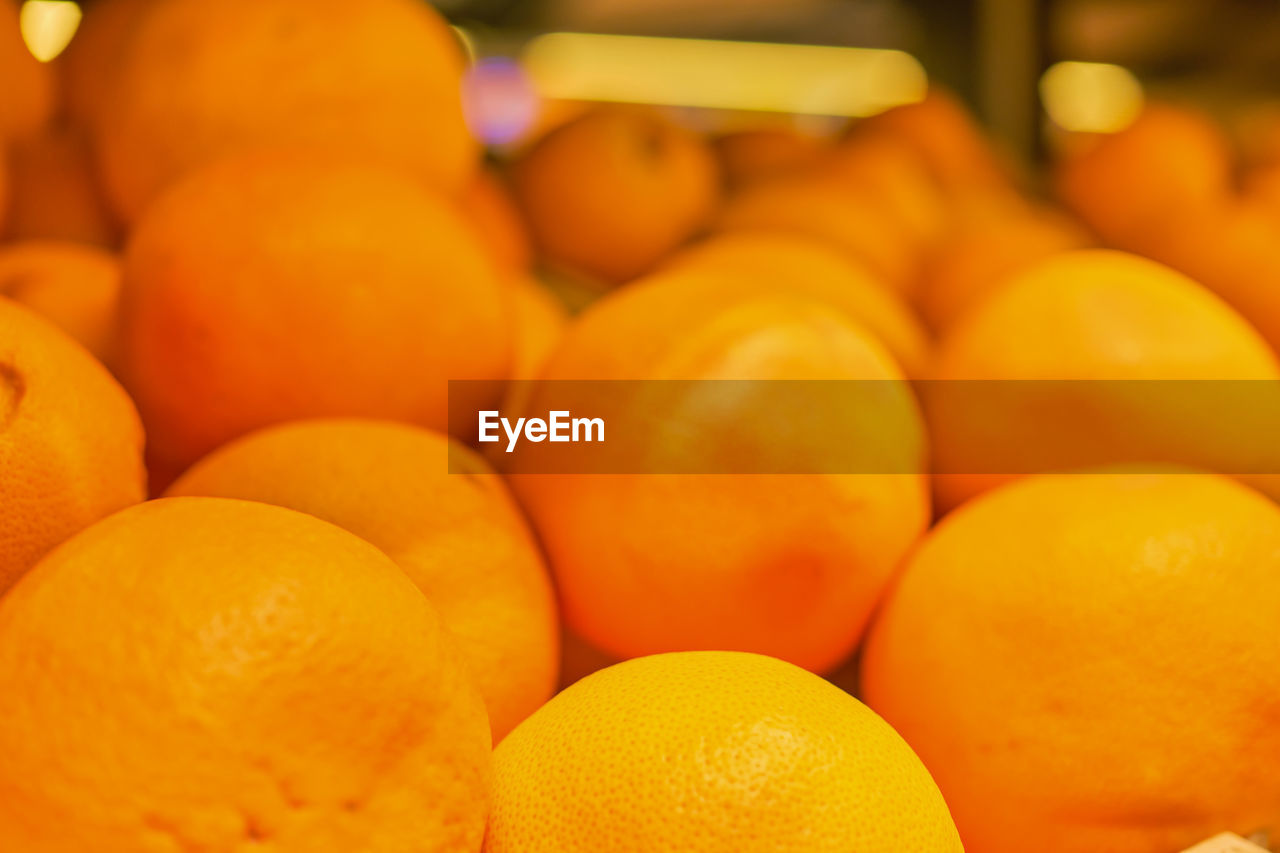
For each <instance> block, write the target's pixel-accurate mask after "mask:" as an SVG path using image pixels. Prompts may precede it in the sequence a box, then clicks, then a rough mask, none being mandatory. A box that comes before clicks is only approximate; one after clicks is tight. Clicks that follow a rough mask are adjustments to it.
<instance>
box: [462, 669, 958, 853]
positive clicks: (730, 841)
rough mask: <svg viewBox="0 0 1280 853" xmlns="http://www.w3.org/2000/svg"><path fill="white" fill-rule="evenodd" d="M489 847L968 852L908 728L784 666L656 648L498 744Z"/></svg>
mask: <svg viewBox="0 0 1280 853" xmlns="http://www.w3.org/2000/svg"><path fill="white" fill-rule="evenodd" d="M484 850H485V853H553V851H554V853H579V851H581V853H588V851H590V853H595V851H601V850H609V851H612V853H652V851H657V850H681V851H687V853H766V851H767V853H775V851H783V850H788V851H801V850H803V851H806V853H824V851H830V853H837V851H839V853H848V851H852V850H857V851H859V853H903V851H912V853H960V851H961V846H960V840H959V838H958V837H957V835H956V830H955V826H954V825H953V824H952V822H951V818H950V817H949V815H948V813H947V806H946V804H945V803H944V802H943V801H942V797H941V796H940V795H939V793H938V789H937V786H936V785H935V784H934V783H933V780H932V779H930V778H929V774H928V772H927V771H926V770H925V769H924V767H923V766H922V765H921V764H920V761H919V759H917V758H916V757H915V755H913V754H912V752H911V750H910V748H908V747H907V745H906V744H905V743H903V742H902V739H901V738H900V737H898V735H897V734H895V733H894V731H893V730H892V729H891V728H889V726H888V725H886V724H885V723H884V721H883V720H881V719H879V718H878V717H877V716H876V715H875V714H873V713H871V711H869V710H868V709H867V708H866V706H864V705H863V704H862V703H860V702H859V701H858V700H857V699H854V698H853V697H852V696H850V695H849V694H847V693H845V692H844V691H842V690H840V689H839V688H837V687H834V686H833V685H831V684H828V683H827V682H825V681H823V680H822V679H820V678H818V677H817V676H814V675H812V674H810V673H807V672H805V671H803V670H801V669H798V668H796V667H794V666H791V665H789V664H786V663H783V662H782V661H778V660H775V659H773V658H767V657H764V656H761V655H750V654H742V653H735V652H686V653H677V654H666V655H655V656H653V657H647V658H639V659H636V660H632V661H627V662H625V663H621V664H617V665H616V666H612V667H610V668H608V669H605V670H602V671H600V672H597V673H595V674H593V675H590V676H588V677H587V678H585V679H583V680H582V681H579V682H578V683H576V684H574V685H573V686H571V687H569V688H568V689H567V690H565V691H564V692H563V693H561V694H560V695H559V696H557V697H556V698H554V699H552V700H551V701H550V702H549V703H548V704H547V705H545V706H544V707H543V708H541V709H540V710H538V711H537V712H536V713H535V714H534V715H533V716H532V717H530V718H529V719H528V720H526V721H525V722H524V723H523V724H522V725H521V726H520V727H519V728H517V729H516V730H515V731H514V732H513V733H512V734H511V736H510V737H508V738H507V739H506V740H505V741H503V743H502V744H500V745H499V746H498V748H497V750H496V751H495V753H494V811H493V817H492V819H491V820H490V823H489V831H488V835H487V837H486V839H485V847H484Z"/></svg>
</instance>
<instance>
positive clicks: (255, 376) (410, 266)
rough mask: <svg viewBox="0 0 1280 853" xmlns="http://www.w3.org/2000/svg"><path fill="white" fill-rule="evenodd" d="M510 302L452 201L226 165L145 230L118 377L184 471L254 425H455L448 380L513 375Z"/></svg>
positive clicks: (137, 243) (264, 158) (266, 165)
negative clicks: (304, 421)
mask: <svg viewBox="0 0 1280 853" xmlns="http://www.w3.org/2000/svg"><path fill="white" fill-rule="evenodd" d="M507 299H508V294H507V293H506V289H505V287H504V286H503V285H502V283H501V282H499V281H498V277H497V274H496V272H495V271H494V270H493V268H492V265H491V263H490V261H489V259H488V257H487V256H486V255H485V253H484V250H483V249H482V248H481V246H480V244H479V242H478V238H476V236H475V235H474V234H473V233H472V232H471V230H470V229H469V228H468V227H467V225H466V223H465V222H463V221H462V219H461V218H460V216H459V214H458V213H457V212H456V211H455V210H454V209H453V207H452V205H451V204H450V203H449V201H448V200H447V199H444V198H441V197H438V196H436V195H433V194H431V193H429V192H428V191H426V190H422V189H420V188H418V187H416V186H414V185H413V184H411V183H410V182H407V181H405V180H404V179H403V178H402V177H401V176H399V175H397V174H396V173H394V172H390V171H384V170H382V169H379V168H376V167H369V166H363V165H358V164H354V163H349V162H347V161H344V160H337V159H331V158H328V157H326V156H322V155H314V156H308V155H304V154H302V153H299V152H281V153H278V154H262V155H253V156H249V157H245V158H238V159H234V160H228V161H223V162H222V163H220V164H218V165H215V166H212V167H209V168H208V169H205V170H202V171H201V172H199V173H197V174H195V175H193V176H192V177H191V178H190V179H189V180H187V181H184V182H183V183H182V184H180V185H179V186H178V187H176V188H174V190H173V191H172V192H170V193H169V194H167V195H166V196H165V198H164V199H162V200H161V201H160V202H159V203H157V204H156V205H155V206H154V207H153V208H152V209H151V212H150V214H149V215H148V216H147V217H145V218H144V219H143V221H142V222H140V223H139V224H138V226H137V228H136V230H135V231H134V233H133V236H132V239H131V240H130V244H129V249H128V252H127V254H126V258H125V278H124V288H123V292H122V297H121V323H122V329H123V332H122V339H123V344H122V361H123V366H122V371H123V375H124V376H125V379H126V385H127V386H128V387H129V388H130V390H131V391H132V392H133V394H134V396H135V399H136V400H137V401H138V406H139V409H140V410H141V412H142V416H143V421H144V422H145V423H146V424H147V425H148V436H149V438H150V440H151V447H150V448H149V453H150V455H151V458H153V459H155V460H156V462H157V464H158V465H161V466H163V467H165V468H168V469H171V470H175V472H176V471H181V469H182V468H185V467H186V466H187V465H189V464H190V463H192V462H194V461H195V460H196V459H198V458H199V457H201V456H203V455H204V454H206V453H208V452H209V451H211V450H213V449H214V448H215V447H217V446H218V445H220V444H222V443H224V442H226V441H228V440H230V439H232V438H235V437H236V436H238V435H243V434H244V433H246V432H249V431H250V430H253V429H256V428H258V427H263V426H267V425H270V424H273V423H279V422H283V421H287V420H295V419H298V418H304V417H321V416H330V415H333V416H348V415H349V416H361V417H384V418H389V419H394V420H403V421H408V422H413V423H419V424H422V425H424V426H430V427H434V428H443V427H444V426H445V424H446V423H447V414H448V412H447V390H448V389H447V381H446V380H448V379H492V380H497V379H502V378H505V376H506V375H507V371H508V369H509V358H510V353H509V346H510V342H509V340H508V339H509V333H508V323H509V322H510V318H509V316H508V310H509V308H508V305H507V304H506V301H507Z"/></svg>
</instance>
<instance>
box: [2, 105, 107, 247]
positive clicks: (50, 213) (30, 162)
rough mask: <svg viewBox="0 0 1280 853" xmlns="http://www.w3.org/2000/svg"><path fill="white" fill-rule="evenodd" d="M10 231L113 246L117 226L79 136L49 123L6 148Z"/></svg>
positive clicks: (19, 235) (22, 235)
mask: <svg viewBox="0 0 1280 853" xmlns="http://www.w3.org/2000/svg"><path fill="white" fill-rule="evenodd" d="M10 166H11V171H12V175H11V180H12V186H11V190H10V192H11V195H12V198H11V200H10V203H9V236H10V237H11V238H14V239H43V240H75V241H77V242H80V243H90V244H92V245H96V246H106V247H113V246H115V245H116V244H117V243H118V242H119V239H118V237H119V235H118V233H117V232H118V229H117V227H116V223H115V221H114V220H113V219H112V216H111V214H110V212H109V211H108V210H107V206H106V202H105V200H104V199H103V197H102V190H101V188H100V187H99V185H98V179H97V175H96V174H95V173H94V169H93V163H92V160H91V157H90V154H89V149H88V146H87V144H86V140H85V138H84V136H83V135H82V134H81V133H79V132H78V131H75V130H71V129H68V128H63V127H49V128H46V129H45V130H44V131H42V132H40V133H38V134H36V135H34V136H30V137H28V138H27V139H25V140H23V141H20V142H15V143H14V144H13V145H12V147H11V149H10Z"/></svg>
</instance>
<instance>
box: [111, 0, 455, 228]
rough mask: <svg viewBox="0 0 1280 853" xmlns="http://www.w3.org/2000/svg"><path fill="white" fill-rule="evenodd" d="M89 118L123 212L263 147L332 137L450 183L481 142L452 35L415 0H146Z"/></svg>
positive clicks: (132, 212) (339, 145)
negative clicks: (97, 112) (471, 126)
mask: <svg viewBox="0 0 1280 853" xmlns="http://www.w3.org/2000/svg"><path fill="white" fill-rule="evenodd" d="M136 24H137V28H136V31H135V32H134V33H133V36H132V38H131V39H130V40H129V43H128V49H127V50H126V51H125V52H124V58H123V60H122V62H121V64H120V67H119V68H118V69H117V71H116V73H115V75H114V80H113V83H112V87H113V92H112V96H111V101H110V109H109V110H106V111H104V112H103V113H102V114H101V116H100V117H99V118H100V120H99V121H97V122H96V123H95V127H96V130H97V147H98V152H99V155H100V156H99V159H100V161H101V164H102V171H103V178H104V181H105V184H106V187H107V190H108V197H109V199H110V201H111V202H112V204H113V206H114V208H115V210H116V211H117V212H118V213H119V214H120V215H121V216H122V217H123V218H124V219H126V220H127V221H133V220H135V219H136V218H137V217H138V216H139V214H140V213H141V212H142V210H143V208H144V207H145V206H146V205H147V203H148V202H150V201H151V200H152V199H154V198H155V196H156V195H157V194H158V193H159V192H160V190H162V189H163V188H164V187H165V186H167V185H169V184H171V183H172V182H173V181H175V180H176V179H178V178H180V177H181V176H182V175H184V174H185V173H187V172H190V171H191V170H193V169H195V168H196V167H198V166H201V165H203V164H206V163H209V162H210V161H212V160H216V159H218V158H221V157H225V156H228V155H233V154H237V153H241V152H243V151H245V150H246V149H250V148H260V147H285V146H308V147H315V146H319V147H325V148H336V149H341V150H343V151H345V152H349V153H352V154H358V155H360V156H362V157H364V158H367V159H369V160H370V161H371V162H377V163H380V164H382V165H385V166H389V167H396V168H398V169H403V170H404V172H405V175H406V177H410V176H411V177H416V178H418V179H420V180H422V181H424V182H427V183H429V184H431V185H433V186H436V187H439V188H441V189H446V190H450V191H452V190H457V189H460V188H461V187H462V186H463V185H464V184H465V183H466V181H467V180H468V179H469V178H470V176H471V173H472V171H473V170H474V167H475V161H476V153H477V146H476V143H475V142H474V141H473V140H472V138H471V137H470V135H469V133H468V132H467V128H466V125H465V122H464V121H463V115H462V104H461V94H460V81H461V74H462V70H463V57H462V53H461V49H460V48H459V46H458V44H457V41H456V39H455V37H454V35H453V34H452V33H451V32H450V30H449V28H448V26H447V25H446V24H445V22H444V21H443V19H441V18H440V17H439V15H437V14H436V13H435V12H434V11H433V10H432V9H431V7H430V6H429V5H428V4H426V3H418V2H414V0H371V1H370V2H363V3H356V4H351V3H346V2H342V0H224V2H218V3H208V2H205V0H172V2H168V0H166V2H163V3H158V4H156V5H155V6H154V7H152V8H150V9H148V10H145V11H144V14H142V15H141V16H140V18H139V19H138V20H137V22H136Z"/></svg>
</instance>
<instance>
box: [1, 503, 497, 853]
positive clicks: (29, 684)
mask: <svg viewBox="0 0 1280 853" xmlns="http://www.w3.org/2000/svg"><path fill="white" fill-rule="evenodd" d="M0 689H2V690H3V691H4V695H5V697H6V701H5V703H4V705H3V707H2V708H0V753H2V755H0V794H2V796H0V839H3V840H4V844H5V847H6V848H7V849H11V850H29V851H37V850H38V851H42V853H62V851H66V853H73V851H84V850H93V851H95V853H125V851H138V850H179V849H182V850H196V849H199V850H243V849H251V848H253V847H267V848H270V849H275V850H299V851H301V850H306V851H315V853H325V852H326V851H332V853H339V851H342V853H346V851H351V850H357V849H358V850H368V851H388V853H390V851H404V850H440V851H455V852H456V853H464V851H474V850H476V849H478V847H479V845H480V843H481V838H482V836H483V834H484V825H485V817H486V812H487V808H488V799H489V793H490V786H491V770H492V768H491V764H490V758H489V731H488V723H487V721H486V719H485V714H484V706H483V704H482V703H481V701H480V698H479V696H478V695H477V694H476V692H475V688H474V687H473V686H472V685H471V683H470V681H469V680H468V679H467V676H466V673H465V671H464V667H463V665H462V663H461V661H460V660H459V659H458V658H457V655H456V652H455V651H454V649H453V646H452V644H451V643H450V639H449V637H448V636H447V632H446V631H445V630H444V629H443V628H442V626H441V624H440V619H439V618H438V617H437V616H436V614H435V611H434V610H433V609H432V608H431V606H430V605H429V604H428V603H427V600H426V599H425V598H424V597H423V596H422V595H421V594H420V593H419V592H418V591H417V590H416V589H414V587H413V584H411V583H410V582H409V580H408V579H407V578H406V577H405V575H404V573H403V572H401V571H400V570H399V569H398V568H397V567H396V565H395V563H393V562H392V561H391V560H389V559H388V558H387V557H386V556H385V555H383V554H382V553H380V552H379V551H378V550H377V549H376V548H374V547H373V546H372V545H370V544H368V543H367V542H364V541H362V540H360V539H359V538H357V537H355V536H353V535H351V534H350V533H347V532H345V531H343V530H340V529H339V528H337V527H334V526H332V525H329V524H326V523H324V522H321V521H318V520H316V519H314V518H310V517H308V516H306V515H303V514H301V513H297V512H292V511H289V510H285V509H280V508H279V507H272V506H267V505H265V504H259V503H251V502H248V501H233V500H224V499H215V498H172V499H168V500H162V501H152V502H150V503H145V504H142V505H141V506H138V507H134V508H132V509H130V510H126V511H125V512H121V513H119V514H117V515H114V516H112V517H111V518H109V519H107V520H105V521H103V522H101V523H100V524H96V525H94V526H93V527H91V528H89V529H88V530H85V531H84V532H83V533H81V534H80V535H78V536H76V537H75V538H74V539H72V540H70V541H68V542H66V543H65V544H64V545H63V546H62V547H60V548H58V549H57V550H56V551H54V552H53V553H51V554H50V555H49V556H48V557H47V558H46V559H45V560H43V561H42V562H41V563H40V565H39V566H38V567H37V568H36V569H35V570H33V571H32V572H31V574H30V575H28V576H27V577H26V578H25V579H24V580H23V582H22V583H21V584H20V585H19V586H18V587H17V588H16V589H15V590H14V591H13V592H12V593H11V594H10V595H9V596H8V597H7V598H6V599H5V600H4V601H3V603H2V604H0Z"/></svg>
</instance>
